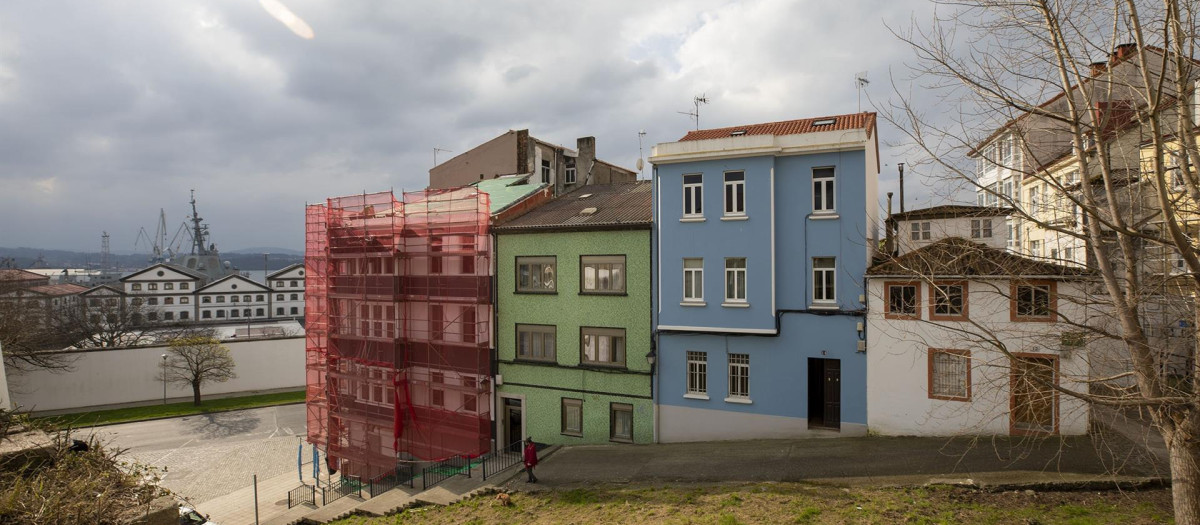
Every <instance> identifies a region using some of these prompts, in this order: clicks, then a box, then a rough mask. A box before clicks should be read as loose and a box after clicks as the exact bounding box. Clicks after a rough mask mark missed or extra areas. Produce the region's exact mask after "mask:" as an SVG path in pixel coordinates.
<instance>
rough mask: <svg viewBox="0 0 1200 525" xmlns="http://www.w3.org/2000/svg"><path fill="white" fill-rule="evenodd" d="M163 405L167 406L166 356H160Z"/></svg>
mask: <svg viewBox="0 0 1200 525" xmlns="http://www.w3.org/2000/svg"><path fill="white" fill-rule="evenodd" d="M162 378H163V404H164V405H165V404H167V354H163V355H162Z"/></svg>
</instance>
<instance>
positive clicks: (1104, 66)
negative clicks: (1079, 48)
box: [1091, 60, 1108, 77]
mask: <svg viewBox="0 0 1200 525" xmlns="http://www.w3.org/2000/svg"><path fill="white" fill-rule="evenodd" d="M1091 65H1092V75H1091V76H1093V77H1098V76H1100V75H1103V74H1104V72H1105V71H1108V62H1105V61H1103V60H1101V61H1099V62H1092V64H1091Z"/></svg>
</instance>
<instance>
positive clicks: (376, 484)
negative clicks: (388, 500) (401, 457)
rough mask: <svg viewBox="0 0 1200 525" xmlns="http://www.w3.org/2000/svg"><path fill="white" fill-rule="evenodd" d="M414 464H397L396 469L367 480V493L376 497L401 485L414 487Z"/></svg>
mask: <svg viewBox="0 0 1200 525" xmlns="http://www.w3.org/2000/svg"><path fill="white" fill-rule="evenodd" d="M413 471H414V469H413V466H412V465H409V464H407V463H405V464H400V465H396V470H394V471H392V472H389V473H387V474H384V475H382V476H379V477H377V478H375V479H373V480H371V481H369V482H367V494H368V495H369V496H370V497H372V498H374V497H375V496H378V495H380V494H383V493H384V492H387V491H389V490H392V489H394V488H396V487H399V486H402V485H403V486H406V487H408V488H410V489H411V488H413V478H414V477H415V476H413Z"/></svg>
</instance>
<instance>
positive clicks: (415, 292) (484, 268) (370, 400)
mask: <svg viewBox="0 0 1200 525" xmlns="http://www.w3.org/2000/svg"><path fill="white" fill-rule="evenodd" d="M489 221H490V216H489V213H488V195H487V194H485V193H480V192H479V191H478V190H477V189H475V188H470V187H466V188H456V189H445V190H425V191H420V192H411V193H405V194H404V195H403V200H402V201H397V200H396V199H395V196H394V195H393V194H392V193H391V192H382V193H372V194H364V195H354V196H347V197H337V198H332V199H329V200H328V201H327V203H326V204H323V205H322V204H317V205H310V206H309V207H308V209H307V218H306V222H307V225H306V226H307V228H306V239H305V241H306V253H305V270H306V274H307V275H306V278H307V281H306V289H305V313H306V331H307V347H306V367H307V368H306V372H307V406H308V441H309V442H311V443H314V444H318V445H322V446H324V447H325V448H326V450H327V451H328V458H329V464H330V467H332V468H334V469H336V470H339V471H340V472H341V473H342V475H343V476H347V477H359V478H374V477H376V476H379V475H381V474H385V473H388V472H391V471H392V469H393V468H395V466H396V462H397V461H398V460H414V459H419V460H439V459H443V458H447V457H450V456H454V455H458V454H467V455H477V454H482V453H485V452H487V451H488V450H489V448H490V443H491V424H490V421H491V407H492V399H491V390H492V385H491V369H490V367H491V361H490V347H491V341H490V337H491V330H490V324H489V323H490V321H491V319H492V304H491V287H492V275H491V269H492V254H491V244H490V239H489V238H488V235H487V232H488V226H489Z"/></svg>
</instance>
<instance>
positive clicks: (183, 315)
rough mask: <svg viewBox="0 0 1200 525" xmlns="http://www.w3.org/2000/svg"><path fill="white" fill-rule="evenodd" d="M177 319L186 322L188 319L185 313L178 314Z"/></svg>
mask: <svg viewBox="0 0 1200 525" xmlns="http://www.w3.org/2000/svg"><path fill="white" fill-rule="evenodd" d="M179 318H180V319H183V320H185V321H186V320H187V318H188V313H187V312H186V311H183V312H179Z"/></svg>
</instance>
